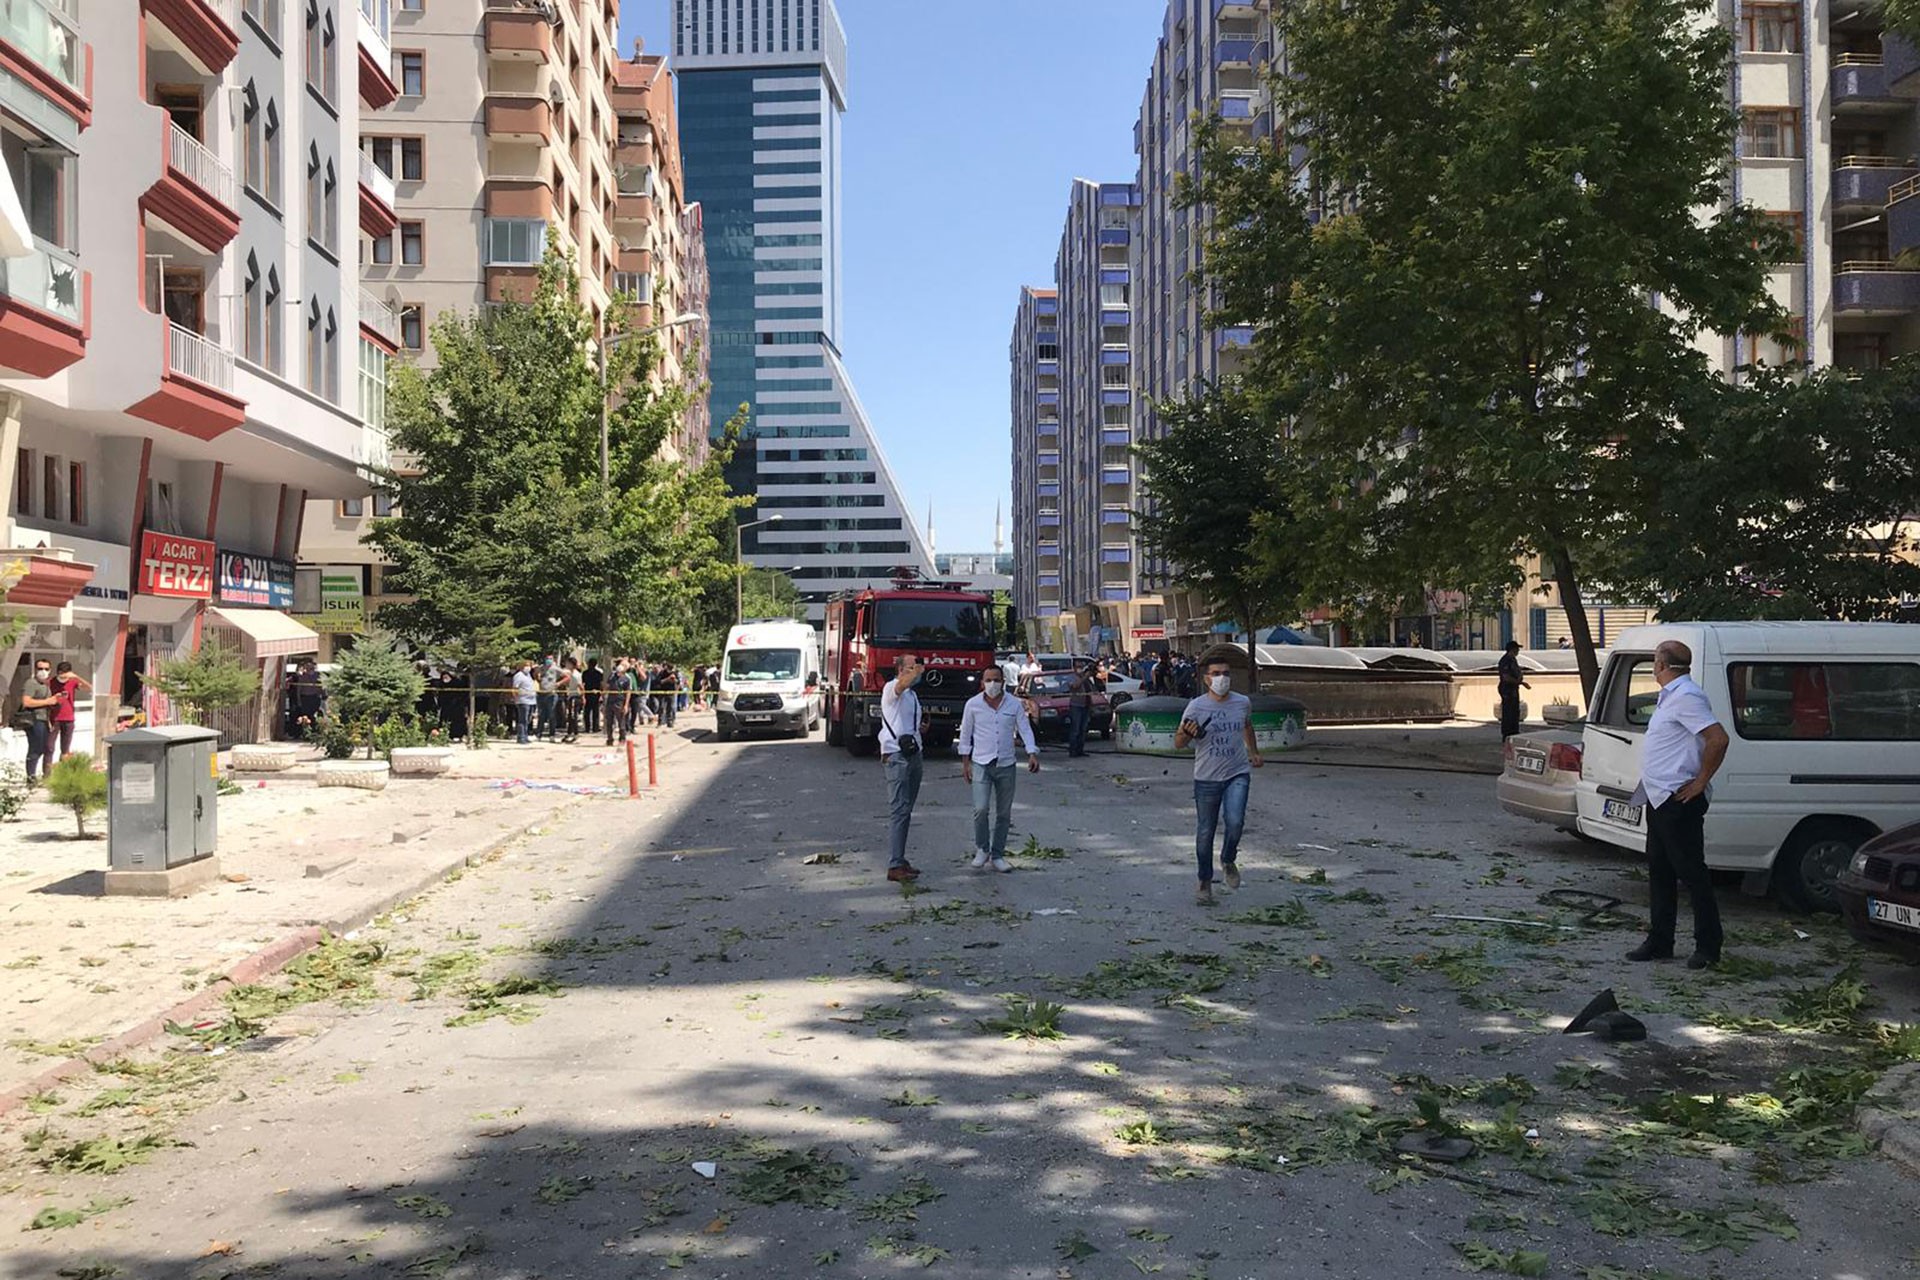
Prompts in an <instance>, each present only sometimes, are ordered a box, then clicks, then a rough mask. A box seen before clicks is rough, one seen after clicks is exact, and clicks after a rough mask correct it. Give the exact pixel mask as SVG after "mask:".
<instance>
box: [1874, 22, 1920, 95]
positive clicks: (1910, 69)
mask: <svg viewBox="0 0 1920 1280" xmlns="http://www.w3.org/2000/svg"><path fill="white" fill-rule="evenodd" d="M1880 61H1881V64H1882V65H1883V66H1884V67H1885V72H1884V74H1885V77H1886V82H1887V91H1888V92H1889V93H1895V94H1898V95H1899V96H1901V97H1902V98H1920V48H1916V47H1915V46H1914V45H1913V44H1911V43H1910V42H1908V41H1906V40H1903V39H1901V38H1900V37H1899V36H1896V35H1894V34H1893V33H1892V32H1891V31H1887V32H1883V33H1882V34H1881V36H1880Z"/></svg>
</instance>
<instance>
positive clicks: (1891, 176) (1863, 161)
mask: <svg viewBox="0 0 1920 1280" xmlns="http://www.w3.org/2000/svg"><path fill="white" fill-rule="evenodd" d="M1915 174H1920V168H1915V167H1914V166H1912V165H1910V164H1908V163H1907V162H1906V161H1904V160H1896V159H1894V158H1893V157H1892V156H1841V157H1840V158H1839V159H1837V160H1835V161H1834V165H1833V203H1834V205H1835V206H1836V207H1839V208H1851V209H1862V208H1872V209H1879V208H1884V207H1885V206H1886V203H1887V193H1888V192H1889V191H1891V190H1892V189H1893V187H1895V186H1896V185H1898V184H1899V183H1900V182H1902V181H1904V180H1906V179H1908V178H1911V177H1913V176H1914V175H1915Z"/></svg>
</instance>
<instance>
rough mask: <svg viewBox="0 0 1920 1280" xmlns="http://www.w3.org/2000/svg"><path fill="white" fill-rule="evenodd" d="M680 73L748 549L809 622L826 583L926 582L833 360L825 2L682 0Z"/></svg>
mask: <svg viewBox="0 0 1920 1280" xmlns="http://www.w3.org/2000/svg"><path fill="white" fill-rule="evenodd" d="M674 65H675V67H676V68H677V70H678V75H679V81H680V124H681V136H682V138H683V139H684V145H685V165H686V173H687V189H688V195H689V197H690V198H691V199H693V200H697V201H698V202H699V204H700V206H701V209H702V211H703V216H704V218H705V222H706V228H707V268H708V275H709V279H710V281H711V291H712V306H711V308H710V311H709V315H710V316H711V319H712V324H711V332H712V339H711V341H712V362H711V370H712V395H711V403H712V421H713V424H714V427H715V429H716V430H717V429H718V428H719V427H720V425H721V424H723V423H725V422H726V421H727V420H729V419H730V418H732V417H733V416H734V415H735V413H736V412H737V411H738V409H739V408H740V407H742V406H744V407H745V408H746V410H747V414H748V417H747V424H746V441H745V443H744V444H743V446H742V448H741V449H740V451H739V452H738V453H737V454H736V455H735V459H734V466H733V469H732V472H731V473H730V476H729V479H730V480H731V482H732V484H733V486H734V488H735V490H736V491H737V492H741V493H750V494H753V495H755V506H756V511H755V513H754V514H753V515H752V516H751V517H748V518H747V519H746V520H745V521H744V522H743V532H744V545H745V550H746V554H747V557H748V558H749V559H750V560H751V561H752V562H753V563H754V564H756V565H760V566H764V567H766V568H770V569H776V570H780V571H782V572H786V573H787V574H788V575H789V576H790V577H792V578H793V579H794V580H795V582H796V583H797V584H798V586H799V588H800V591H801V594H802V595H803V596H804V597H805V599H806V601H807V603H808V606H809V609H810V612H811V613H812V614H813V616H814V617H815V618H816V619H818V618H819V617H820V616H822V614H823V609H822V605H823V603H824V601H825V600H826V598H827V597H828V596H829V595H830V594H832V593H833V592H834V591H837V590H844V589H847V588H852V587H859V586H864V585H867V584H870V583H871V584H880V585H885V584H886V583H887V582H888V581H890V580H891V579H892V577H893V576H894V575H895V573H896V572H897V571H898V570H899V569H900V568H902V567H908V568H912V569H914V570H915V571H917V572H919V573H921V574H922V575H925V576H928V577H931V576H932V575H933V557H932V554H931V550H930V548H929V546H928V543H927V540H926V539H925V538H924V537H922V535H921V532H920V531H919V530H918V529H917V528H916V527H915V525H914V523H913V520H912V518H911V516H910V515H909V514H908V512H907V509H906V506H905V504H904V503H903V502H902V501H901V497H900V489H899V485H898V484H897V483H896V482H895V480H894V478H893V475H892V473H891V471H890V469H889V468H888V466H887V461H886V456H885V454H884V453H883V452H882V451H881V448H880V442H879V439H878V437H877V436H876V434H875V432H874V429H873V426H872V424H871V423H870V422H869V421H868V419H867V415H866V412H865V410H864V409H863V408H862V407H861V404H860V400H859V397H858V395H856V394H855V391H854V387H853V379H852V377H851V375H850V374H849V373H848V372H847V368H846V366H845V365H844V364H843V363H842V355H841V322H842V313H843V309H844V308H843V301H842V296H841V251H840V235H841V189H840V157H841V136H842V135H841V117H842V115H843V113H844V112H845V110H846V104H847V48H846V40H845V37H844V34H843V33H842V30H841V27H840V19H839V15H838V13H837V12H836V11H835V9H834V6H833V3H832V0H675V4H674ZM744 524H753V525H754V526H755V527H753V528H751V529H745V528H744Z"/></svg>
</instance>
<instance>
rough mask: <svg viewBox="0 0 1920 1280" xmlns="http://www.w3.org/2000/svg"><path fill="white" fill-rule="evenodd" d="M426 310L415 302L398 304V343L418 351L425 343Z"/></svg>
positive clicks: (410, 349)
mask: <svg viewBox="0 0 1920 1280" xmlns="http://www.w3.org/2000/svg"><path fill="white" fill-rule="evenodd" d="M425 338H426V312H425V310H424V309H422V307H421V306H420V304H419V303H417V302H403V303H401V304H400V345H401V346H403V347H405V348H406V349H407V350H408V351H418V350H420V349H421V348H422V347H424V346H425V345H426V342H425Z"/></svg>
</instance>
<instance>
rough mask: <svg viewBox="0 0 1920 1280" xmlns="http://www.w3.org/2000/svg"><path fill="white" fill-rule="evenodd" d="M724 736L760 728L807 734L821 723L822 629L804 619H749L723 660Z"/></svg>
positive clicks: (730, 639)
mask: <svg viewBox="0 0 1920 1280" xmlns="http://www.w3.org/2000/svg"><path fill="white" fill-rule="evenodd" d="M715 710H716V713H717V715H718V718H719V722H720V740H721V741H722V742H730V741H732V740H733V738H734V736H735V735H736V734H739V733H740V732H742V731H750V730H755V729H767V730H778V731H781V732H786V733H792V734H794V735H795V736H797V737H802V738H804V737H806V736H807V735H808V734H810V733H812V732H813V727H814V726H815V725H817V724H819V723H820V720H821V716H822V715H823V713H824V711H825V704H824V702H823V700H822V698H821V694H820V633H819V632H818V631H815V630H814V629H813V627H812V626H810V625H809V624H807V623H805V622H794V621H790V620H776V621H773V622H748V623H743V624H741V625H740V626H737V627H734V628H733V629H732V630H730V631H728V632H727V651H726V654H725V655H724V656H723V657H722V658H721V660H720V704H719V706H718V707H717V708H715Z"/></svg>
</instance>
